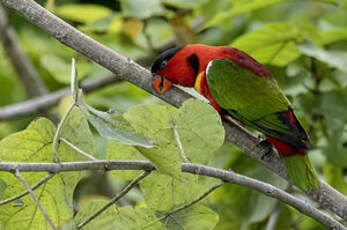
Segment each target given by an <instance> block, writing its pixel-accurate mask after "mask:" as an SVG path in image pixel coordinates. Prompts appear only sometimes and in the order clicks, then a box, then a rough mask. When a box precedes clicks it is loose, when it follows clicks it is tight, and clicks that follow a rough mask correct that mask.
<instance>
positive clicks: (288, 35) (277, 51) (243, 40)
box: [231, 23, 302, 66]
mask: <svg viewBox="0 0 347 230" xmlns="http://www.w3.org/2000/svg"><path fill="white" fill-rule="evenodd" d="M301 39H302V38H301V37H300V34H299V31H298V30H297V29H296V28H295V27H294V26H293V25H291V24H288V23H272V24H267V25H266V26H264V27H263V28H262V29H258V30H254V31H252V32H250V33H248V34H245V35H242V36H240V37H239V38H237V39H236V40H235V41H234V42H233V43H232V44H231V45H232V46H233V47H235V48H238V49H241V50H243V51H244V52H246V53H248V54H249V55H251V56H252V57H253V58H255V59H256V60H258V61H259V62H261V63H262V64H271V65H276V66H285V65H287V64H288V63H290V62H292V61H294V60H295V59H296V58H298V57H299V56H300V50H299V49H298V48H297V47H296V46H295V43H296V42H298V41H300V40H301Z"/></svg>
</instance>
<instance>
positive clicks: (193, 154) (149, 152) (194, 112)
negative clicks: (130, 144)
mask: <svg viewBox="0 0 347 230" xmlns="http://www.w3.org/2000/svg"><path fill="white" fill-rule="evenodd" d="M124 117H125V118H126V119H127V120H128V121H129V122H130V123H131V125H132V126H133V127H134V128H135V130H136V131H137V132H139V133H142V134H143V135H146V136H148V137H149V138H151V139H152V140H154V142H155V147H154V148H152V149H143V148H140V149H139V150H140V152H141V153H142V154H143V155H144V156H145V157H146V158H148V159H150V160H151V161H152V162H153V163H154V164H155V165H156V167H157V168H158V170H159V171H161V172H162V173H165V174H168V175H176V174H177V173H179V172H180V161H181V159H180V156H181V154H182V153H181V152H180V150H179V148H178V142H177V137H175V134H174V128H176V130H177V132H178V134H179V135H178V136H179V140H180V141H181V143H182V145H183V150H184V153H185V155H186V156H187V158H188V159H190V160H191V161H193V162H199V163H206V162H207V161H208V159H209V157H210V154H211V153H212V152H213V151H215V150H216V149H217V148H218V147H220V146H221V145H222V144H223V140H224V129H223V127H222V125H221V120H220V117H219V115H218V113H217V112H216V111H215V110H214V109H213V108H212V107H211V106H209V105H207V104H206V103H203V102H201V101H199V100H188V101H186V102H185V103H184V104H183V106H182V107H181V108H180V109H179V110H178V111H172V112H171V111H170V110H169V108H168V107H165V106H159V105H140V106H134V107H132V108H131V109H130V110H129V111H128V112H127V113H126V114H125V115H124ZM144 121H145V122H144Z"/></svg>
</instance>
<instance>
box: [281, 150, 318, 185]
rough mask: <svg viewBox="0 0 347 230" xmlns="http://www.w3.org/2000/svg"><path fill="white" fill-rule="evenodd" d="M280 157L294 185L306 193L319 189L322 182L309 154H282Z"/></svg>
mask: <svg viewBox="0 0 347 230" xmlns="http://www.w3.org/2000/svg"><path fill="white" fill-rule="evenodd" d="M280 156H281V159H282V161H283V163H284V165H285V166H286V168H287V170H288V174H289V177H290V178H291V179H292V181H293V183H294V185H296V186H297V187H299V188H300V189H301V190H303V191H305V192H307V191H309V190H317V189H319V187H320V182H319V178H318V175H317V172H316V170H315V168H314V167H313V165H312V163H311V161H310V158H309V157H308V155H307V154H305V155H291V156H283V155H281V154H280Z"/></svg>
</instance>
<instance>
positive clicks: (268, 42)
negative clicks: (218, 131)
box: [0, 0, 347, 230]
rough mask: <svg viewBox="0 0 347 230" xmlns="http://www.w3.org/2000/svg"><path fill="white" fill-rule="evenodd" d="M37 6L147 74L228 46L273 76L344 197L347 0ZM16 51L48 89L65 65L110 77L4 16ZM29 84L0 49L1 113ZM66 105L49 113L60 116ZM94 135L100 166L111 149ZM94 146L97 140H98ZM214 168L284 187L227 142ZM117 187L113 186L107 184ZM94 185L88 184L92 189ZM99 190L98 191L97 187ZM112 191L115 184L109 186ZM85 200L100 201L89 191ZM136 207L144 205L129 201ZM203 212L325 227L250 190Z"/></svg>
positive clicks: (138, 96)
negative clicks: (184, 50)
mask: <svg viewBox="0 0 347 230" xmlns="http://www.w3.org/2000/svg"><path fill="white" fill-rule="evenodd" d="M38 2H39V3H40V4H41V5H43V6H45V7H46V8H47V9H49V10H50V11H52V12H53V13H54V14H56V15H58V16H59V17H61V18H62V19H64V20H66V21H67V22H69V23H70V24H72V25H73V26H75V27H77V28H78V29H79V30H81V31H83V32H84V33H86V34H87V35H89V36H91V37H92V38H94V39H96V40H97V41H99V42H101V43H102V44H104V45H106V46H108V47H110V48H111V49H114V50H115V51H117V52H118V53H120V54H121V55H124V56H126V57H128V58H131V59H133V60H135V61H137V62H138V63H140V64H141V65H143V66H145V67H148V68H149V67H150V65H151V63H152V62H153V60H154V59H155V57H156V56H157V55H158V54H159V53H160V52H162V51H163V50H165V49H166V48H169V47H173V46H179V45H184V44H188V43H203V44H209V45H231V46H234V47H237V48H240V49H242V50H243V51H245V52H247V53H248V54H250V55H251V56H253V57H254V58H255V59H257V60H258V61H259V62H261V63H262V64H264V65H266V67H267V68H268V69H269V70H271V72H272V73H273V75H274V76H275V78H276V79H277V81H278V82H279V84H280V86H281V88H282V89H283V90H284V92H285V94H286V95H287V96H288V97H289V99H290V100H291V101H292V103H293V107H294V109H295V111H296V114H297V115H298V117H299V119H300V121H301V122H302V123H303V124H304V126H305V128H306V129H307V130H308V132H309V134H310V135H311V138H312V141H313V144H314V146H315V148H314V150H312V151H311V153H310V157H311V159H312V161H313V162H314V164H315V166H316V168H317V170H318V171H319V173H320V175H321V177H322V178H323V179H324V180H326V181H327V182H328V183H329V184H331V185H332V186H333V187H335V188H336V189H337V190H339V191H340V192H342V193H343V194H347V183H346V181H347V125H346V122H347V76H346V74H347V1H346V0H316V1H313V0H296V1H295V0H293V1H291V0H287V1H285V0H119V1H117V0H112V1H110V0H99V1H97V0H94V1H93V0H88V1H83V0H80V1H78V0H60V1H54V0H47V1H42V0H40V1H38ZM7 12H8V16H9V21H10V25H11V26H13V27H14V28H15V31H16V34H17V36H18V40H19V43H20V47H21V48H22V50H23V51H24V52H25V53H26V54H27V55H28V56H29V57H30V60H31V62H32V63H33V65H34V66H35V68H36V70H37V71H38V73H39V75H40V77H41V79H42V80H43V82H44V84H45V85H46V87H47V88H48V90H49V91H56V90H58V89H61V88H64V87H66V86H68V85H69V72H70V61H71V58H72V57H75V58H76V61H77V68H78V72H79V79H86V78H100V77H104V76H108V75H110V73H109V72H108V71H106V70H104V69H103V68H101V67H100V66H98V65H97V64H95V63H93V62H91V61H89V60H87V59H86V58H85V57H83V56H81V55H80V54H77V53H76V52H75V51H73V50H71V49H70V48H67V47H65V46H64V45H62V44H60V43H59V42H57V41H56V40H55V39H54V38H52V37H51V36H50V35H48V34H46V33H45V32H42V30H40V29H38V28H37V27H36V26H33V25H31V24H30V23H29V22H27V21H25V20H24V19H23V18H21V17H20V16H18V15H17V14H15V13H13V12H10V11H7ZM25 87H28V86H25V85H23V84H22V82H21V80H20V77H19V76H17V74H16V72H15V71H14V70H13V67H12V64H11V62H10V61H9V60H8V57H7V56H6V54H5V52H4V50H3V47H2V46H0V106H6V105H10V104H13V103H17V102H20V101H24V100H26V99H27V95H26V90H25ZM86 100H87V102H88V103H89V104H90V105H92V106H94V107H96V108H98V109H101V110H108V109H110V108H113V109H116V110H117V111H122V112H124V111H127V110H128V109H129V108H130V107H131V106H133V105H135V104H144V103H163V102H161V101H160V100H159V99H157V98H155V97H153V96H151V95H149V94H148V93H146V92H144V91H143V90H141V89H139V88H137V87H135V86H133V85H131V84H129V83H127V82H120V83H117V84H114V85H112V86H108V87H106V88H103V89H100V90H98V91H96V92H93V93H90V94H88V95H87V97H86ZM64 108H66V103H64V100H62V101H61V103H60V104H59V105H57V106H56V107H54V108H52V109H50V110H49V114H50V116H52V115H53V116H54V117H58V118H59V117H60V116H61V115H62V113H63V111H64ZM36 117H37V115H30V116H25V117H20V118H15V119H12V120H9V121H0V139H2V138H4V137H6V136H8V135H9V134H11V133H13V132H16V131H19V130H22V129H24V128H25V127H26V126H27V125H28V124H29V122H30V121H31V120H33V119H35V118H36ZM95 136H96V140H97V141H96V146H97V150H98V151H97V152H98V153H99V154H100V155H99V158H100V159H103V158H105V151H106V146H107V141H102V140H101V138H99V137H97V135H96V134H95ZM99 140H100V141H99ZM210 165H213V166H217V167H225V168H229V167H232V168H233V169H234V170H235V171H237V172H240V173H242V174H246V175H249V176H252V177H255V178H258V179H262V180H265V181H268V182H271V183H272V184H275V185H277V186H281V187H283V186H285V182H284V181H283V180H281V179H280V178H278V177H277V176H275V175H273V174H272V173H271V172H269V171H267V170H266V169H264V168H263V167H262V166H261V165H260V164H259V163H257V162H255V161H253V160H251V159H249V158H248V157H246V156H245V155H244V154H242V153H240V150H239V149H238V148H237V147H235V146H234V145H232V144H230V143H226V144H225V145H224V146H223V147H222V148H221V149H219V150H218V151H217V152H216V153H215V156H214V159H213V161H212V162H211V163H210ZM112 183H113V182H112ZM92 184H93V183H89V186H90V187H92ZM94 186H95V188H98V187H100V185H98V183H95V184H94ZM111 187H112V186H111ZM90 190H91V191H87V192H86V193H88V192H89V193H98V192H99V193H102V194H103V195H105V194H106V195H108V192H105V191H101V192H100V191H96V190H98V189H92V188H91V189H90ZM134 197H135V198H133V200H134V202H136V201H138V200H141V196H140V195H139V194H135V195H134ZM205 202H206V204H207V205H208V206H209V207H210V208H212V209H213V210H215V211H216V212H217V213H218V214H219V218H220V221H219V223H218V224H217V226H216V227H215V229H266V226H267V223H268V220H269V217H270V216H271V215H273V213H279V219H278V221H277V225H276V228H275V229H293V230H294V229H305V230H306V229H307V230H316V229H318V230H319V229H326V228H324V227H323V226H322V225H320V224H318V223H317V222H315V221H313V220H312V219H310V218H308V217H305V216H303V215H300V214H299V213H298V212H297V211H296V210H294V209H292V208H289V207H287V206H282V205H281V204H280V203H278V202H277V201H275V200H272V199H270V198H267V197H264V196H263V195H261V194H259V193H257V192H255V191H251V190H249V189H247V188H244V187H240V186H236V185H227V186H224V187H222V188H221V189H219V190H218V191H216V192H215V193H213V194H212V195H211V196H210V197H209V198H208V199H207V200H206V201H205Z"/></svg>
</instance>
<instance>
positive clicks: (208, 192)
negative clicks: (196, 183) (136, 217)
mask: <svg viewBox="0 0 347 230" xmlns="http://www.w3.org/2000/svg"><path fill="white" fill-rule="evenodd" d="M223 184H224V182H223V183H219V184H216V185H215V186H212V187H211V188H210V189H209V190H207V191H206V192H204V194H202V195H201V196H200V197H198V199H196V200H193V201H192V202H190V203H188V204H185V205H183V206H182V207H179V208H176V209H174V210H171V211H169V212H167V213H166V214H165V215H164V216H162V217H160V218H158V219H157V220H155V221H153V222H151V223H149V224H148V225H146V226H144V227H143V228H142V229H146V228H148V227H149V226H151V225H153V224H155V223H157V222H158V221H162V220H164V219H166V218H167V217H169V216H171V215H173V214H175V213H177V212H180V211H182V210H184V209H186V208H189V207H191V206H193V205H194V204H196V203H198V202H199V201H201V200H203V199H204V198H205V197H207V196H208V195H209V194H211V193H212V192H213V191H214V190H216V189H217V188H219V187H220V186H222V185H223Z"/></svg>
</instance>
